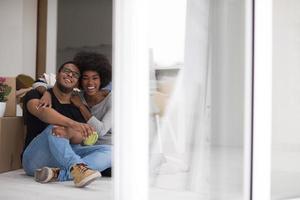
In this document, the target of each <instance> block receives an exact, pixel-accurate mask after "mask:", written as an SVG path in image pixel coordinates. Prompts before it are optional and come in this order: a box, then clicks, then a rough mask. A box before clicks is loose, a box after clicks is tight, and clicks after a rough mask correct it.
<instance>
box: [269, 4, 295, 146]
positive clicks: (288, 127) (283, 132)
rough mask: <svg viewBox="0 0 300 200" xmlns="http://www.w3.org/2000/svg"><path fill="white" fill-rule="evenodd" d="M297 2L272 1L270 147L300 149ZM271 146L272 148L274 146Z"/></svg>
mask: <svg viewBox="0 0 300 200" xmlns="http://www.w3.org/2000/svg"><path fill="white" fill-rule="evenodd" d="M299 10H300V1H298V0H274V14H273V16H274V19H273V44H274V45H273V135H272V136H273V144H274V145H275V146H277V147H278V145H280V146H281V148H283V145H285V146H286V148H291V147H292V146H293V148H297V149H298V150H300V134H299V133H300V56H299V55H300V26H299V24H300V12H299ZM275 146H274V147H275Z"/></svg>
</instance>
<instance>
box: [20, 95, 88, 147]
mask: <svg viewBox="0 0 300 200" xmlns="http://www.w3.org/2000/svg"><path fill="white" fill-rule="evenodd" d="M48 91H49V92H50V94H51V96H52V108H53V109H55V110H56V111H57V112H59V113H61V114H62V115H64V116H66V117H69V118H71V119H73V120H75V121H77V122H83V123H85V122H86V121H85V120H84V118H83V116H82V114H81V113H80V111H79V109H78V108H77V107H76V106H74V105H73V104H61V103H60V102H59V101H58V99H57V98H56V96H55V95H54V93H53V91H52V89H49V90H48ZM40 98H41V94H40V93H39V92H38V91H37V90H31V91H29V92H27V94H26V95H25V97H24V113H23V116H24V122H25V124H26V125H27V135H26V139H25V145H24V150H25V149H26V147H27V146H28V145H29V143H30V142H31V141H32V140H33V138H35V137H36V136H37V135H38V134H40V133H41V132H42V131H43V130H44V129H45V128H46V127H47V126H48V125H49V124H47V123H44V122H43V121H41V120H40V119H38V118H37V117H35V116H34V115H32V114H31V113H30V112H28V110H27V107H26V105H27V102H28V101H30V100H31V99H40Z"/></svg>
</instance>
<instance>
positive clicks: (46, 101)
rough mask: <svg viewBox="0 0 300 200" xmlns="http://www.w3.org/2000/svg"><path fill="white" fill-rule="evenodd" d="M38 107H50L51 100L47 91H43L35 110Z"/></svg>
mask: <svg viewBox="0 0 300 200" xmlns="http://www.w3.org/2000/svg"><path fill="white" fill-rule="evenodd" d="M40 107H49V108H51V107H52V99H51V94H50V92H48V91H45V92H44V94H43V96H42V97H41V98H40V100H39V104H38V106H37V109H39V108H40Z"/></svg>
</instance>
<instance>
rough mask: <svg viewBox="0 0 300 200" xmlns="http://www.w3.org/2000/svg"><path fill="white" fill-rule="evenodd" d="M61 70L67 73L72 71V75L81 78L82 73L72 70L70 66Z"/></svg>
mask: <svg viewBox="0 0 300 200" xmlns="http://www.w3.org/2000/svg"><path fill="white" fill-rule="evenodd" d="M61 71H62V72H63V73H65V74H69V73H72V76H73V77H74V78H76V79H79V77H80V73H78V72H75V71H72V70H70V69H69V68H66V67H63V68H62V69H61Z"/></svg>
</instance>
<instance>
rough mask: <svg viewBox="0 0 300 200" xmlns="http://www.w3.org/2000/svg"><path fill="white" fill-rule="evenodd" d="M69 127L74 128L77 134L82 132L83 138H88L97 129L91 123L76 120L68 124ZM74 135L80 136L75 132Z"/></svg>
mask: <svg viewBox="0 0 300 200" xmlns="http://www.w3.org/2000/svg"><path fill="white" fill-rule="evenodd" d="M67 128H69V129H72V130H74V133H76V134H77V133H78V132H80V134H81V137H82V138H83V139H85V138H87V137H88V136H90V135H91V134H92V133H93V131H95V129H94V128H93V127H92V126H90V125H89V124H85V123H80V122H75V121H74V122H73V123H72V124H70V126H68V127H67ZM72 137H78V135H77V136H76V135H74V134H73V135H72Z"/></svg>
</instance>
